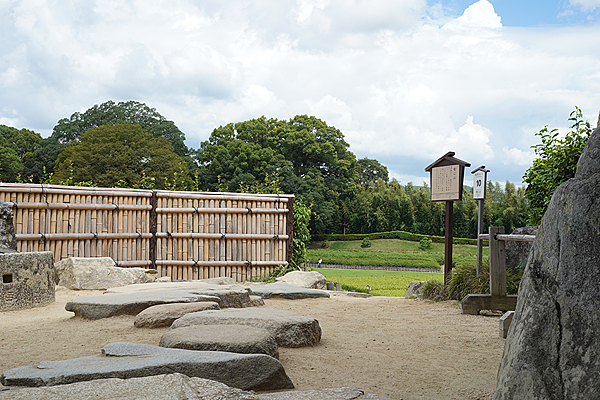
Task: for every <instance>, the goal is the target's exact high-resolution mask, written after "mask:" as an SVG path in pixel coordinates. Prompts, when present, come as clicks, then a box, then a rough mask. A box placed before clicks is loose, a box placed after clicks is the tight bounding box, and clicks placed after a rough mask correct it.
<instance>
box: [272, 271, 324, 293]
mask: <svg viewBox="0 0 600 400" xmlns="http://www.w3.org/2000/svg"><path fill="white" fill-rule="evenodd" d="M276 280H277V282H281V283H287V284H288V285H294V286H300V287H304V288H308V289H322V290H326V289H327V278H325V277H324V276H323V274H322V273H320V272H317V271H310V272H304V271H291V272H288V273H287V274H285V275H284V276H281V277H279V278H277V279H276Z"/></svg>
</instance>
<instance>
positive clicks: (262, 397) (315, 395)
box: [256, 387, 391, 400]
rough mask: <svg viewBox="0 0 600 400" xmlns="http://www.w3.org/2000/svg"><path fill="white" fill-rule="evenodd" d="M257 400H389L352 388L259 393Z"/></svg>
mask: <svg viewBox="0 0 600 400" xmlns="http://www.w3.org/2000/svg"><path fill="white" fill-rule="evenodd" d="M256 396H257V398H258V399H259V400H355V399H360V400H391V399H390V398H388V397H383V396H379V395H376V394H371V393H365V392H364V391H363V390H360V389H357V388H353V387H342V388H335V389H317V390H290V391H282V392H275V393H259V394H257V395H256Z"/></svg>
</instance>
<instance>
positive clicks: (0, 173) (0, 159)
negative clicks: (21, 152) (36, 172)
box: [0, 147, 23, 182]
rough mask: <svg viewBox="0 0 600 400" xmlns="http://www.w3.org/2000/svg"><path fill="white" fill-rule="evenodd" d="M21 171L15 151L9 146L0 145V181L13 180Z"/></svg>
mask: <svg viewBox="0 0 600 400" xmlns="http://www.w3.org/2000/svg"><path fill="white" fill-rule="evenodd" d="M21 171H23V164H22V163H21V160H19V156H18V155H17V152H16V151H15V150H13V149H12V148H10V147H0V181H2V182H15V180H16V179H17V176H18V175H19V174H20V173H21Z"/></svg>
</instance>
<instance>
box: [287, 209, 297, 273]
mask: <svg viewBox="0 0 600 400" xmlns="http://www.w3.org/2000/svg"><path fill="white" fill-rule="evenodd" d="M294 200H295V198H294V197H291V198H289V199H288V210H289V211H288V214H287V226H286V228H285V230H286V231H287V232H286V233H287V234H288V239H287V243H286V245H287V254H286V255H287V257H286V258H287V259H286V261H287V262H288V263H289V264H290V265H292V256H293V252H294Z"/></svg>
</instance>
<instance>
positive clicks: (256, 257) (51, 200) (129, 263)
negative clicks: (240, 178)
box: [0, 183, 294, 282]
mask: <svg viewBox="0 0 600 400" xmlns="http://www.w3.org/2000/svg"><path fill="white" fill-rule="evenodd" d="M0 201H4V202H8V203H12V206H13V214H14V218H13V221H14V226H15V233H16V238H17V250H18V251H21V252H31V251H51V252H52V253H53V254H54V260H55V262H56V261H59V260H62V259H64V258H68V257H111V258H112V259H113V260H114V261H115V262H116V263H117V265H119V266H121V267H143V268H153V269H157V270H158V272H159V276H170V277H171V278H172V279H173V280H189V279H206V278H214V277H225V276H227V277H231V278H234V279H235V280H236V281H239V282H241V281H244V280H250V279H256V278H259V277H264V276H266V275H268V274H269V273H271V272H272V271H273V269H274V268H275V267H276V266H278V265H283V264H287V263H288V262H289V261H290V260H291V255H292V250H291V249H292V230H293V201H294V196H293V195H276V194H274V195H263V194H245V193H208V192H175V191H163V190H137V189H116V188H115V189H107V188H88V187H71V186H57V185H31V184H16V183H0Z"/></svg>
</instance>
